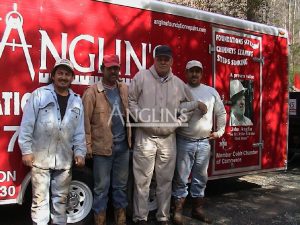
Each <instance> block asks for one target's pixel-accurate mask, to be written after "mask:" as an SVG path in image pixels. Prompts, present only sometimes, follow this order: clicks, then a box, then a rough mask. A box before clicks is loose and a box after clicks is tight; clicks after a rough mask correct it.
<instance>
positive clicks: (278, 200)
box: [0, 156, 300, 225]
mask: <svg viewBox="0 0 300 225" xmlns="http://www.w3.org/2000/svg"><path fill="white" fill-rule="evenodd" d="M206 196H207V205H206V211H207V213H208V215H210V217H211V218H213V220H214V222H213V224H216V225H298V224H299V225H300V156H299V157H297V158H296V160H295V161H294V162H293V163H291V164H290V165H289V167H288V170H287V171H278V172H269V173H260V174H256V175H249V176H243V177H240V178H230V179H222V180H216V181H209V183H208V187H207V193H206ZM190 213H191V204H190V201H189V199H188V201H187V204H186V205H185V209H184V215H185V224H186V225H202V224H205V223H201V222H200V221H197V220H194V219H192V218H191V215H190ZM0 216H1V219H0V225H30V224H31V222H30V213H29V211H28V210H27V209H25V208H24V207H22V206H16V205H13V206H0ZM154 218H155V215H154V213H151V214H150V216H149V220H150V221H149V225H154V224H155V219H154ZM110 224H113V223H112V222H111V221H109V223H108V225H110ZM130 224H131V223H130ZM91 225H92V224H91Z"/></svg>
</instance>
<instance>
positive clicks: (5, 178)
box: [0, 170, 17, 182]
mask: <svg viewBox="0 0 300 225" xmlns="http://www.w3.org/2000/svg"><path fill="white" fill-rule="evenodd" d="M16 180H17V171H15V170H14V171H3V170H0V182H10V181H16Z"/></svg>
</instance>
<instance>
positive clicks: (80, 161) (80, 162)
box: [74, 155, 85, 167]
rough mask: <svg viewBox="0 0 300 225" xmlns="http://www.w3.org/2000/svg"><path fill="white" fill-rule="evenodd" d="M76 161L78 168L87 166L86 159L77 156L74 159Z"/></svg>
mask: <svg viewBox="0 0 300 225" xmlns="http://www.w3.org/2000/svg"><path fill="white" fill-rule="evenodd" d="M74 160H75V165H76V166H78V167H84V165H85V160H84V157H82V156H79V155H77V156H75V157H74Z"/></svg>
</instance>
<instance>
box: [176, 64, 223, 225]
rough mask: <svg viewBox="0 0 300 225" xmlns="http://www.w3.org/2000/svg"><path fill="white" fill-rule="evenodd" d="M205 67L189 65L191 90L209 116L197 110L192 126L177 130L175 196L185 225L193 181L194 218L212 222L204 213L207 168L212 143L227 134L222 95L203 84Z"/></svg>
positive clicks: (178, 218) (178, 214) (179, 223)
mask: <svg viewBox="0 0 300 225" xmlns="http://www.w3.org/2000/svg"><path fill="white" fill-rule="evenodd" d="M202 72H203V66H202V64H201V62H199V61H197V60H192V61H189V62H188V63H187V65H186V78H187V81H188V87H189V89H190V90H191V92H192V95H193V98H194V100H196V101H201V102H203V103H205V104H206V106H207V113H206V114H203V113H202V112H201V111H200V110H198V109H196V110H195V111H194V113H193V116H192V118H191V119H190V121H189V125H188V127H180V128H179V129H178V130H177V141H176V142H177V159H176V169H175V174H174V178H173V191H172V197H173V200H174V206H175V211H174V218H173V219H174V223H175V224H176V225H182V224H183V218H182V209H183V204H184V202H185V198H186V196H187V195H188V186H187V183H188V179H189V176H190V174H191V178H192V182H191V188H190V195H191V197H192V216H193V217H194V218H196V219H199V220H201V221H203V222H206V223H211V222H212V221H211V220H210V219H209V218H208V217H207V216H206V215H205V214H204V212H203V203H204V201H203V197H204V190H205V187H206V183H207V179H208V177H207V168H208V164H209V158H210V143H209V140H213V139H216V138H219V137H221V136H222V135H223V133H224V131H225V125H226V111H225V108H224V105H223V102H222V101H221V98H220V96H219V94H218V92H217V91H216V90H215V89H214V88H212V87H209V86H207V85H205V84H202V83H201V79H202V76H203V74H202ZM214 115H215V118H216V124H217V126H216V131H213V130H212V129H213V117H214Z"/></svg>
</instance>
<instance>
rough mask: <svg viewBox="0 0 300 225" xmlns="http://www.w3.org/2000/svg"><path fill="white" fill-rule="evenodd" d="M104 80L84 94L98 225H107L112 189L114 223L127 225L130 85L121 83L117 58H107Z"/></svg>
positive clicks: (87, 139) (94, 206)
mask: <svg viewBox="0 0 300 225" xmlns="http://www.w3.org/2000/svg"><path fill="white" fill-rule="evenodd" d="M101 70H102V71H103V78H102V79H101V80H100V81H99V82H98V83H97V84H94V85H92V86H91V87H89V88H88V89H87V90H86V91H85V93H84V95H83V105H84V116H85V121H84V122H85V123H84V125H85V132H86V142H87V152H88V156H89V157H93V174H94V202H93V210H94V215H95V216H94V217H95V225H105V224H106V208H107V201H108V192H109V189H110V186H111V189H112V203H113V206H114V208H115V211H114V213H115V214H114V215H115V224H116V225H125V224H126V210H125V209H126V207H127V204H128V201H127V192H126V191H127V180H128V170H129V168H128V167H129V150H128V147H130V145H131V142H130V140H131V137H130V136H131V133H130V129H129V128H126V124H125V118H126V112H127V110H128V90H127V85H126V84H125V83H124V82H121V81H120V80H119V72H120V63H119V57H118V56H117V55H105V56H104V58H103V64H102V66H101Z"/></svg>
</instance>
